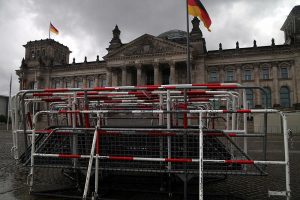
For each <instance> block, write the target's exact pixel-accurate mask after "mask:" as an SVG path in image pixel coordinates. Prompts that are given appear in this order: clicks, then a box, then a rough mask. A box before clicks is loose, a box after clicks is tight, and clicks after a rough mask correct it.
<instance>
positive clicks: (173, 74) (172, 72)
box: [169, 62, 176, 84]
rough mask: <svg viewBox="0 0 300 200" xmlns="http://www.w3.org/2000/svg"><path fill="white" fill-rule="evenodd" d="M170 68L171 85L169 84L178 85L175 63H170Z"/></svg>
mask: <svg viewBox="0 0 300 200" xmlns="http://www.w3.org/2000/svg"><path fill="white" fill-rule="evenodd" d="M169 66H170V83H169V84H175V83H176V71H175V62H169Z"/></svg>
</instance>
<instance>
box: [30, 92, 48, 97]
mask: <svg viewBox="0 0 300 200" xmlns="http://www.w3.org/2000/svg"><path fill="white" fill-rule="evenodd" d="M33 96H34V97H45V96H53V94H52V93H34V94H33Z"/></svg>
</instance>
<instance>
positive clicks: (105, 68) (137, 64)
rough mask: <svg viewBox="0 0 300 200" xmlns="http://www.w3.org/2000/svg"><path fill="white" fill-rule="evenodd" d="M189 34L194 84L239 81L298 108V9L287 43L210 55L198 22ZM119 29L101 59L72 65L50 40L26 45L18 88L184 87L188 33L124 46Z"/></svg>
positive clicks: (273, 103) (250, 96)
mask: <svg viewBox="0 0 300 200" xmlns="http://www.w3.org/2000/svg"><path fill="white" fill-rule="evenodd" d="M192 24H193V28H192V31H191V32H190V46H191V48H190V50H191V75H192V76H191V80H192V83H215V82H238V83H241V84H243V85H245V86H260V87H264V88H265V89H266V90H267V92H268V97H267V102H268V107H280V108H296V109H299V108H300V90H299V87H300V86H299V85H300V6H296V7H294V8H293V10H292V11H291V13H290V14H289V16H288V18H287V19H286V21H285V23H284V25H283V26H282V29H281V30H282V31H284V33H285V43H284V44H282V45H276V44H275V41H274V39H272V40H271V41H270V45H269V46H257V44H256V41H254V42H253V46H252V47H248V48H239V43H238V42H237V43H236V48H235V49H223V48H222V44H220V45H219V50H213V51H207V50H206V41H205V39H204V38H203V36H202V32H201V30H200V28H199V20H198V19H197V18H194V19H193V20H192ZM120 34H121V31H120V30H119V28H118V26H116V27H115V29H114V30H113V38H112V40H111V41H110V45H109V47H108V48H107V50H108V54H107V55H105V56H104V57H103V60H101V61H100V60H99V56H97V59H96V61H93V62H88V61H87V58H85V61H84V62H83V63H76V62H75V58H74V59H73V62H72V63H69V55H70V53H71V51H70V50H69V49H68V47H66V46H64V45H62V44H60V43H58V42H56V41H54V40H52V39H46V40H40V41H33V42H28V43H27V44H26V45H24V47H25V49H26V53H25V58H24V59H23V60H22V65H21V67H20V69H19V70H17V74H18V76H19V81H20V89H33V88H34V87H36V88H61V87H95V86H117V85H152V84H182V83H186V80H187V64H186V60H187V56H186V54H187V53H186V52H187V46H186V38H187V33H186V32H184V31H179V30H172V31H168V32H165V33H163V34H161V35H159V36H152V35H149V34H144V35H142V36H140V37H138V38H137V39H135V40H133V41H131V42H129V43H127V44H123V43H122V42H121V40H120ZM247 100H248V104H249V106H250V107H261V106H262V104H263V102H264V100H263V98H262V96H261V93H260V92H259V91H258V90H248V91H247Z"/></svg>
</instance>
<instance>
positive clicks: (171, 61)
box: [168, 60, 176, 67]
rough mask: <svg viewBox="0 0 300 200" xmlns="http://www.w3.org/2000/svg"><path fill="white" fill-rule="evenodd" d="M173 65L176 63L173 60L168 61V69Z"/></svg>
mask: <svg viewBox="0 0 300 200" xmlns="http://www.w3.org/2000/svg"><path fill="white" fill-rule="evenodd" d="M175 64H176V61H175V60H170V61H169V62H168V65H169V66H170V67H173V66H174V67H175Z"/></svg>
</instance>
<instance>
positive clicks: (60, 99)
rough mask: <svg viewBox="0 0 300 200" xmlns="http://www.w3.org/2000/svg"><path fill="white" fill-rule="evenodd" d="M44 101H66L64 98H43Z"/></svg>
mask: <svg viewBox="0 0 300 200" xmlns="http://www.w3.org/2000/svg"><path fill="white" fill-rule="evenodd" d="M42 101H46V102H56V101H65V100H64V99H62V98H42Z"/></svg>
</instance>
